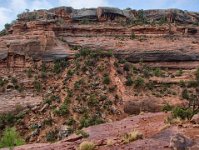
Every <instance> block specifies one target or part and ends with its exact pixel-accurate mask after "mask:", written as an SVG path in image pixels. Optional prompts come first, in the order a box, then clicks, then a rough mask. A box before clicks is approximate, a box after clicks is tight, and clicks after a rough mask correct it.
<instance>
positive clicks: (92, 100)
mask: <svg viewBox="0 0 199 150" xmlns="http://www.w3.org/2000/svg"><path fill="white" fill-rule="evenodd" d="M98 104H99V101H98V99H97V97H96V95H95V94H92V95H90V97H89V99H88V106H91V107H93V106H97V105H98Z"/></svg>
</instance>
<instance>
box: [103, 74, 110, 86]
mask: <svg viewBox="0 0 199 150" xmlns="http://www.w3.org/2000/svg"><path fill="white" fill-rule="evenodd" d="M110 82H111V79H110V77H109V76H108V74H104V78H103V83H104V84H110Z"/></svg>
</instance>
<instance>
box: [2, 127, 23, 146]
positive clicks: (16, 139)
mask: <svg viewBox="0 0 199 150" xmlns="http://www.w3.org/2000/svg"><path fill="white" fill-rule="evenodd" d="M23 144H25V141H24V140H23V139H22V138H21V137H20V136H19V134H18V133H17V131H16V129H15V128H6V129H5V130H4V132H3V136H2V137H1V139H0V148H6V147H9V148H10V149H12V148H13V147H14V146H20V145H23Z"/></svg>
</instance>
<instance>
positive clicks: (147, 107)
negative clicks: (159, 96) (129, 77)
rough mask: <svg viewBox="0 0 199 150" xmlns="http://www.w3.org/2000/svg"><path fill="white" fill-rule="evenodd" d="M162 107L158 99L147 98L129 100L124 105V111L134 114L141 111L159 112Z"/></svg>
mask: <svg viewBox="0 0 199 150" xmlns="http://www.w3.org/2000/svg"><path fill="white" fill-rule="evenodd" d="M160 109H161V107H160V106H159V105H158V103H157V101H156V100H152V99H148V100H147V99H145V100H140V101H128V102H126V104H125V105H124V112H125V113H127V114H129V115H132V114H135V115H137V114H139V113H140V112H142V111H144V112H158V111H160Z"/></svg>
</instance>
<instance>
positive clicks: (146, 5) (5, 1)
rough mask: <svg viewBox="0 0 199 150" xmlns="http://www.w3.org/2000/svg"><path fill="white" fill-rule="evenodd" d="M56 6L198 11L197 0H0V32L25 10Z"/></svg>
mask: <svg viewBox="0 0 199 150" xmlns="http://www.w3.org/2000/svg"><path fill="white" fill-rule="evenodd" d="M57 6H72V7H74V8H88V7H98V6H110V7H118V8H127V7H130V8H132V9H155V8H159V9H165V8H178V9H183V10H190V11H198V12H199V0H0V30H1V29H3V27H4V24H5V23H10V22H11V21H12V20H14V19H16V16H17V14H19V13H21V12H23V11H24V10H25V9H30V10H34V9H49V8H52V7H57Z"/></svg>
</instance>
